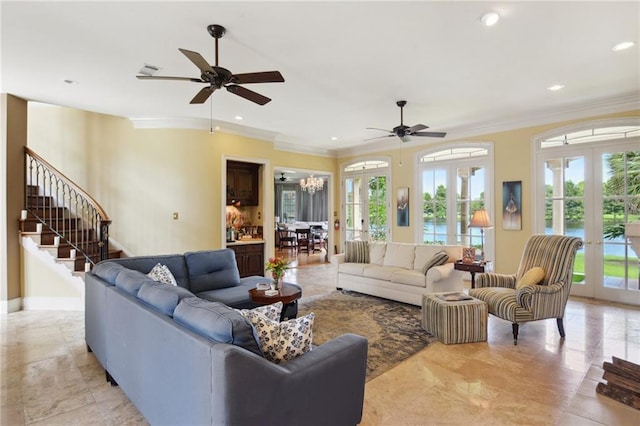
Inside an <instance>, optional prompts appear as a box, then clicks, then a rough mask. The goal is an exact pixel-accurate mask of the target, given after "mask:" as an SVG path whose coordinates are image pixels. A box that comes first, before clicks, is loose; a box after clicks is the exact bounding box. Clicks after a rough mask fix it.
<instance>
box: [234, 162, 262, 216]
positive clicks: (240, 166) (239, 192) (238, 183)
mask: <svg viewBox="0 0 640 426" xmlns="http://www.w3.org/2000/svg"><path fill="white" fill-rule="evenodd" d="M259 170H260V164H254V163H244V162H240V161H227V205H231V204H233V203H234V202H238V201H239V202H240V205H243V206H257V205H259V202H260V199H259V195H258V194H259V190H258V189H259V188H258V173H259Z"/></svg>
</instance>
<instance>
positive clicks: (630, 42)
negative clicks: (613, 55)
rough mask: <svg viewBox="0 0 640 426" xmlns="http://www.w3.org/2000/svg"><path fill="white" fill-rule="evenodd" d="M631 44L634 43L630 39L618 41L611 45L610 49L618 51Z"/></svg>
mask: <svg viewBox="0 0 640 426" xmlns="http://www.w3.org/2000/svg"><path fill="white" fill-rule="evenodd" d="M633 45H635V43H634V42H632V41H623V42H622V43H618V44H616V45H615V46H613V47H612V48H611V50H613V51H614V52H618V51H620V50H624V49H628V48H630V47H631V46H633Z"/></svg>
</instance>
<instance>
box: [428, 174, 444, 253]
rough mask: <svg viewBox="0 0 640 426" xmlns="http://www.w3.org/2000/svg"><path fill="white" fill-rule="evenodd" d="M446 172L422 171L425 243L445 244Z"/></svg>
mask: <svg viewBox="0 0 640 426" xmlns="http://www.w3.org/2000/svg"><path fill="white" fill-rule="evenodd" d="M446 188H447V172H446V170H445V169H429V170H424V171H423V172H422V199H423V227H422V230H423V231H422V235H423V238H422V240H423V242H424V243H425V244H447V189H446Z"/></svg>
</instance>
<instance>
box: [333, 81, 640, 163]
mask: <svg viewBox="0 0 640 426" xmlns="http://www.w3.org/2000/svg"><path fill="white" fill-rule="evenodd" d="M633 110H640V93H637V92H635V93H628V94H625V95H621V96H615V97H609V98H603V99H598V100H594V101H592V102H589V103H576V104H571V105H567V106H564V107H557V108H553V109H544V110H537V111H533V112H531V113H529V114H527V115H526V117H523V116H517V117H515V116H514V117H507V118H504V117H503V118H501V119H496V120H494V121H489V120H484V121H482V122H476V123H466V124H461V125H459V126H456V127H449V128H444V129H443V130H445V131H446V132H447V136H446V137H445V138H443V139H432V138H427V139H425V140H423V141H418V139H419V138H412V139H411V141H410V142H409V143H410V144H411V147H412V148H415V147H424V146H428V145H434V144H438V145H439V144H441V143H442V142H447V141H452V140H460V139H466V138H470V137H478V136H481V135H486V134H491V133H499V132H505V131H509V130H516V129H522V128H527V127H534V126H540V125H544V124H550V123H559V122H562V121H569V120H575V119H579V118H585V119H586V118H589V117H593V116H598V115H605V114H615V113H619V112H625V111H633ZM389 149H396V147H392V148H390V144H389V142H388V141H386V142H385V141H381V142H376V143H373V144H371V143H369V144H362V145H357V146H351V147H347V148H344V149H340V150H338V151H337V155H338V157H346V156H354V155H362V154H370V153H376V152H380V151H387V150H389Z"/></svg>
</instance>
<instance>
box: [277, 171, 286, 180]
mask: <svg viewBox="0 0 640 426" xmlns="http://www.w3.org/2000/svg"><path fill="white" fill-rule="evenodd" d="M278 179H279V180H280V182H285V181H287V180H289V178H288V177H286V176H285V175H284V172H282V173H280V177H279V178H278Z"/></svg>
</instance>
